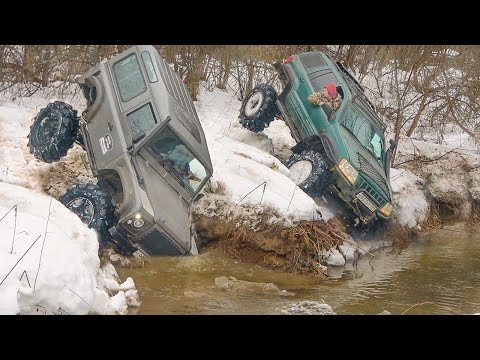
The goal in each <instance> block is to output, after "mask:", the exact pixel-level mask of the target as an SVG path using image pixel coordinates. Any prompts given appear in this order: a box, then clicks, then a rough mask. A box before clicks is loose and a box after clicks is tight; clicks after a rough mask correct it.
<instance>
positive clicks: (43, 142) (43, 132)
mask: <svg viewBox="0 0 480 360" xmlns="http://www.w3.org/2000/svg"><path fill="white" fill-rule="evenodd" d="M78 129H79V120H78V117H77V111H76V110H73V108H72V106H70V105H68V104H66V103H64V102H61V101H55V102H54V103H50V104H48V105H47V107H45V108H43V109H42V110H40V112H39V113H38V114H37V116H36V117H35V119H34V120H33V124H32V126H30V134H29V135H28V147H29V148H30V153H31V154H33V156H35V158H37V159H38V160H41V161H44V162H47V163H51V162H54V161H58V160H60V159H61V158H62V157H63V156H65V155H67V152H68V150H69V149H70V148H71V147H72V146H73V144H74V142H75V140H76V138H77V134H78Z"/></svg>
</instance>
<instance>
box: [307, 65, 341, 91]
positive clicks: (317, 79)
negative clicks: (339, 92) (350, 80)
mask: <svg viewBox="0 0 480 360" xmlns="http://www.w3.org/2000/svg"><path fill="white" fill-rule="evenodd" d="M308 78H309V79H310V82H311V83H312V86H313V89H314V90H315V91H319V92H320V91H322V90H323V87H324V86H325V85H327V84H328V83H334V84H336V83H337V78H336V77H335V75H333V73H332V72H331V71H330V70H319V71H315V72H313V73H311V74H309V75H308Z"/></svg>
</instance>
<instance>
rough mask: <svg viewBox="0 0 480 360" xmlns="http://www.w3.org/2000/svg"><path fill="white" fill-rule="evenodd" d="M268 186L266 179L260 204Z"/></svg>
mask: <svg viewBox="0 0 480 360" xmlns="http://www.w3.org/2000/svg"><path fill="white" fill-rule="evenodd" d="M266 188H267V182H266V181H265V185H263V192H262V198H261V199H260V205H262V201H263V195H265V189H266Z"/></svg>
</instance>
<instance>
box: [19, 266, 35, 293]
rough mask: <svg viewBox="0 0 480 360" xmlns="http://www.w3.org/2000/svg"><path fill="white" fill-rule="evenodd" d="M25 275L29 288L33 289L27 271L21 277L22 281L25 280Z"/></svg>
mask: <svg viewBox="0 0 480 360" xmlns="http://www.w3.org/2000/svg"><path fill="white" fill-rule="evenodd" d="M23 274H25V278H26V279H27V283H28V287H29V288H30V289H31V288H32V285H30V280H29V279H28V274H27V270H24V271H23V273H22V276H20V281H22V279H23Z"/></svg>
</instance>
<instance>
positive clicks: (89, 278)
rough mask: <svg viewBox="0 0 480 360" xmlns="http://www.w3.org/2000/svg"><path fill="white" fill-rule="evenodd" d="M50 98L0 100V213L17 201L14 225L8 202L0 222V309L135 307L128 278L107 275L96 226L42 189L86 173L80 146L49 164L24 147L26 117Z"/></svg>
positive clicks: (114, 310)
mask: <svg viewBox="0 0 480 360" xmlns="http://www.w3.org/2000/svg"><path fill="white" fill-rule="evenodd" d="M2 95H5V94H2ZM0 101H1V100H0ZM48 102H49V100H47V99H46V98H42V97H32V98H27V99H25V98H16V99H15V103H12V102H5V101H3V102H0V104H2V105H1V106H0V200H1V201H0V219H1V218H2V217H3V216H4V215H5V214H6V213H7V212H8V211H9V210H10V209H12V208H13V207H14V205H17V223H16V224H15V210H14V208H13V210H12V211H11V212H10V213H9V214H8V215H7V216H5V218H4V219H3V220H2V221H1V222H0V234H1V235H0V282H2V281H3V283H2V284H1V285H0V314H17V313H21V314H87V313H98V314H125V313H126V311H127V310H126V309H127V307H128V306H129V305H131V306H138V305H139V302H138V294H137V290H136V289H135V285H134V283H133V280H132V279H127V281H126V282H124V283H123V284H120V280H119V279H118V275H117V274H116V272H115V269H113V270H112V269H110V271H109V272H107V273H105V272H104V271H103V270H102V269H101V268H100V260H99V258H98V239H97V234H96V232H95V231H93V230H90V229H88V228H87V227H86V226H85V225H84V224H83V223H82V222H81V221H80V220H79V219H78V218H77V216H75V215H74V214H72V213H71V212H70V211H69V210H68V209H66V208H65V207H64V206H63V205H62V204H60V203H59V202H57V201H56V200H54V199H52V198H50V197H49V196H47V195H44V194H41V193H40V192H42V191H46V192H48V193H50V194H52V195H55V196H58V195H60V193H61V192H63V189H64V188H65V187H67V186H69V185H72V184H73V183H74V182H78V181H81V180H82V179H81V177H82V176H84V175H78V174H80V173H82V171H83V172H86V170H85V169H83V170H79V169H78V168H79V164H81V160H80V158H79V150H78V149H73V150H70V152H69V154H68V156H67V157H66V158H65V159H63V160H62V161H61V162H59V163H55V164H45V163H42V162H40V161H37V160H35V158H34V157H33V156H32V155H31V154H30V153H29V149H28V147H27V142H28V139H27V135H28V133H29V129H30V125H31V122H32V119H33V117H34V116H35V114H36V113H37V112H38V110H40V108H42V107H44V106H46V105H47V104H48ZM82 166H83V165H82ZM72 169H73V170H72ZM73 180H78V181H73ZM15 185H19V186H15ZM25 188H29V189H32V190H35V191H30V190H28V189H25ZM50 201H51V203H52V206H51V209H50V210H51V215H50V218H49V220H48V229H47V230H45V229H46V227H47V219H48V210H49V204H50ZM14 231H15V239H14V238H13V234H14ZM45 231H46V237H45V236H44V235H45ZM39 236H40V237H39ZM38 237H39V238H38ZM37 238H38V240H37V241H36V242H35V240H36V239H37ZM13 240H15V241H14V242H13ZM34 242H35V244H33V243H34ZM32 244H33V245H32ZM30 246H31V249H30V250H28V249H29V247H30ZM42 248H43V250H42ZM27 250H28V251H27ZM22 256H23V258H22V259H21V260H20V258H21V257H22ZM40 258H41V261H40ZM17 262H18V264H17ZM15 264H16V265H15ZM12 269H13V270H12ZM11 270H12V271H11ZM10 271H11V272H10ZM37 273H38V275H37ZM7 274H8V276H7ZM107 283H108V286H107V285H106V284H107ZM115 284H116V285H115Z"/></svg>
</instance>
